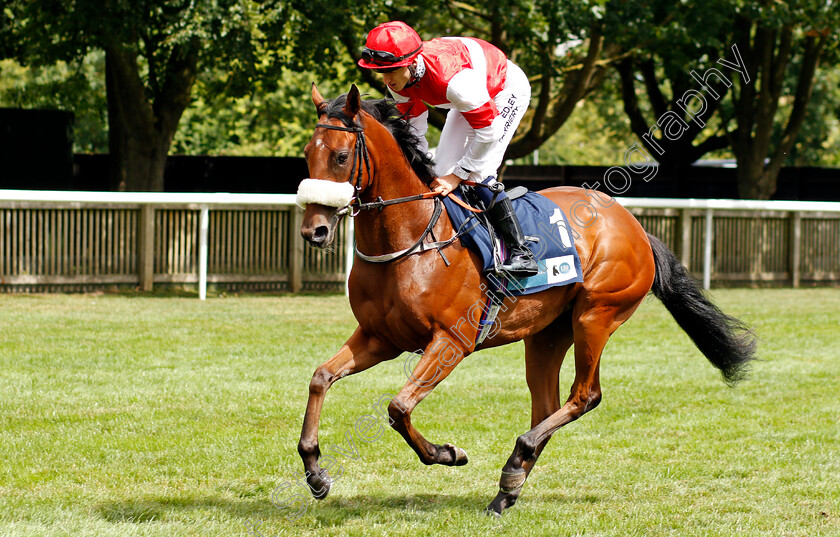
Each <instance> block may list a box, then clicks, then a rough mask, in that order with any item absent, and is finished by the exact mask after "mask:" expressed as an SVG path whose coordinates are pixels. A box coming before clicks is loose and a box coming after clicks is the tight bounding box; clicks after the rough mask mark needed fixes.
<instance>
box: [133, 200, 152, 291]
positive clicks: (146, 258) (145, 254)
mask: <svg viewBox="0 0 840 537" xmlns="http://www.w3.org/2000/svg"><path fill="white" fill-rule="evenodd" d="M139 224H140V229H139V244H138V247H139V252H138V254H139V255H138V260H137V264H138V268H139V277H140V290H141V291H151V290H152V288H153V286H154V276H155V274H154V273H155V208H154V206H153V205H152V204H150V203H144V204H143V205H141V206H140V222H139Z"/></svg>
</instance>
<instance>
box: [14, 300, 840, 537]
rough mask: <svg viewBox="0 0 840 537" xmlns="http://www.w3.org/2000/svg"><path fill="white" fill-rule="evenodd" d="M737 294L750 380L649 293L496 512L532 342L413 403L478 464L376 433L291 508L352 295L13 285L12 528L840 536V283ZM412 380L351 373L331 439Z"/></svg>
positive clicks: (334, 396)
mask: <svg viewBox="0 0 840 537" xmlns="http://www.w3.org/2000/svg"><path fill="white" fill-rule="evenodd" d="M714 297H715V299H716V301H717V302H718V303H719V304H720V305H721V306H722V307H723V309H724V310H725V311H727V312H729V313H731V314H734V315H737V316H739V317H741V318H743V319H744V320H746V321H748V322H749V323H751V324H752V325H753V326H754V327H755V329H756V331H757V332H758V334H759V335H760V337H761V344H760V355H761V358H762V359H763V360H762V361H761V362H759V363H757V364H756V365H755V366H754V368H753V372H752V375H751V377H750V378H749V380H747V381H746V382H745V383H743V384H741V385H739V386H738V387H737V388H735V389H729V388H727V387H726V386H725V384H724V383H723V382H722V381H721V379H720V376H719V374H718V373H717V372H716V370H714V368H713V367H712V366H711V365H710V364H709V363H708V362H707V361H706V360H705V358H703V357H702V356H701V355H700V354H699V352H698V351H697V350H696V349H695V348H694V346H693V345H692V344H691V342H690V341H689V339H688V338H687V337H686V336H685V334H684V333H683V332H681V331H680V329H679V328H678V327H677V326H676V324H675V323H674V322H673V320H672V319H671V318H670V316H669V315H668V314H667V312H666V311H665V310H664V308H663V307H662V306H661V305H660V304H659V303H658V302H657V301H655V300H654V299H650V300H648V301H646V302H645V304H644V305H643V306H642V307H641V308H640V310H639V311H638V312H637V313H636V315H635V316H634V317H633V318H632V319H631V320H630V321H629V322H628V323H627V324H626V325H625V326H624V327H622V328H621V329H620V330H619V331H618V332H617V333H616V335H615V336H614V337H613V338H612V340H611V341H610V343H609V345H608V346H607V350H606V351H605V355H604V358H603V360H602V368H601V378H602V386H603V389H604V399H603V402H602V403H601V405H600V406H599V407H598V408H597V409H596V410H595V411H593V412H591V413H590V414H587V415H586V416H584V417H583V418H582V419H581V420H579V421H577V422H575V423H573V424H570V425H569V426H567V427H565V428H563V429H561V430H560V431H558V432H557V433H556V434H555V435H554V438H553V439H552V440H551V442H550V443H549V445H548V447H547V448H546V450H545V452H544V453H543V455H542V457H541V458H540V460H539V462H538V464H537V467H536V469H535V470H534V472H533V473H532V475H531V477H530V478H529V480H528V483H527V484H526V486H525V489H524V492H523V494H522V497H521V499H520V501H519V503H518V504H517V505H516V506H515V507H513V508H512V509H510V510H509V511H507V512H506V513H505V515H504V516H503V517H502V518H501V519H498V520H497V519H492V518H490V517H486V516H484V515H483V514H482V511H483V509H484V507H485V506H486V505H487V503H488V502H489V501H490V500H491V499H492V497H493V496H494V495H495V492H496V488H497V483H498V478H499V471H500V469H501V466H502V465H503V464H504V461H505V460H506V459H507V457H508V455H509V454H510V451H511V449H512V448H513V444H514V441H515V439H516V437H517V436H518V435H519V434H522V433H523V432H525V431H526V430H527V429H528V425H529V419H530V418H529V412H530V403H529V396H528V391H527V388H526V385H525V380H524V366H523V359H522V346H521V344H516V345H510V346H508V347H505V348H503V349H496V350H490V351H485V352H481V353H478V354H476V355H474V356H471V357H469V358H468V359H467V360H465V361H464V363H462V364H461V365H460V366H459V367H458V369H456V371H455V372H454V373H453V374H452V375H451V376H450V377H449V378H448V379H447V381H446V382H445V383H444V384H443V385H441V386H440V387H439V388H438V389H437V390H436V391H435V392H434V393H433V394H432V395H431V396H430V397H428V398H427V399H426V400H425V401H424V402H423V403H422V404H421V405H420V406H419V407H418V409H417V410H416V411H415V413H414V415H413V421H414V423H415V425H416V426H417V427H418V429H419V430H420V431H422V432H423V434H424V435H426V437H427V438H429V439H430V440H431V441H433V442H437V443H443V442H452V443H454V444H456V445H458V446H460V447H463V448H464V449H466V450H467V452H468V453H469V455H470V463H469V464H468V465H467V466H465V467H460V468H447V467H438V466H433V467H426V466H424V465H423V464H421V463H420V462H419V461H418V460H417V458H416V456H415V454H414V452H413V451H412V450H411V449H410V448H409V447H408V446H407V445H405V443H404V442H403V441H402V439H401V438H400V437H399V436H398V435H397V434H396V433H395V432H393V431H392V430H390V429H387V430H384V432H383V433H382V435H381V436H380V437H379V438H377V439H375V440H372V441H370V442H362V441H360V440H359V439H358V438H356V440H355V447H356V449H357V450H358V457H357V459H356V460H353V459H350V458H348V457H345V456H340V455H339V456H337V457H336V460H337V461H339V462H340V464H341V466H342V471H343V473H342V474H341V476H340V478H339V480H338V481H337V482H336V484H335V486H334V488H333V491H332V493H331V495H330V497H329V498H327V499H326V500H325V501H323V502H314V501H312V502H310V503H307V510H306V512H305V514H303V515H302V516H301V517H300V518H299V519H297V520H294V521H290V520H289V518H292V517H291V514H292V510H291V509H289V508H287V509H281V508H279V507H277V506H276V505H274V504H273V503H272V502H271V501H270V500H271V494H272V491H273V490H275V488H276V487H278V486H281V485H283V484H284V483H292V482H293V481H294V477H295V475H296V474H299V473H300V472H301V468H302V465H301V463H300V460H299V458H298V455H297V452H296V446H297V440H298V437H299V434H300V425H301V420H302V414H303V409H304V407H305V401H306V396H307V392H308V385H309V379H310V377H311V374H312V372H313V371H314V369H315V367H316V366H317V365H318V364H319V363H321V362H322V361H324V360H325V359H327V358H328V357H329V356H330V355H331V354H332V353H333V352H334V351H335V350H336V349H337V348H338V346H339V345H340V344H341V343H342V342H343V341H344V339H345V338H346V337H347V336H348V335H349V334H350V333H351V331H352V329H353V328H354V326H355V323H354V321H353V318H352V315H351V313H350V310H349V307H348V305H347V303H346V300H345V299H344V298H343V297H340V296H299V297H293V296H246V297H232V298H230V297H229V298H214V299H211V300H208V301H206V302H200V301H198V300H196V299H194V298H184V297H162V296H152V297H144V296H126V295H75V296H73V295H69V296H65V295H44V296H0V327H2V331H0V416H2V428H0V446H1V447H2V449H1V450H0V535H4V536H5V535H15V536H39V535H45V536H58V535H73V536H100V535H130V536H144V535H154V536H181V535H196V536H199V535H200V536H217V535H225V536H230V535H247V534H248V531H247V528H246V523H251V524H257V523H259V524H261V525H260V526H259V533H260V534H262V535H264V536H266V537H269V536H272V535H289V536H297V535H311V536H316V535H317V536H331V535H350V536H356V535H358V536H368V535H418V536H419V535H441V536H442V535H447V536H448V535H529V536H530V535H552V536H558V535H560V536H565V535H585V536H621V537H626V536H635V535H639V536H641V535H645V536H647V535H654V536H664V535H674V536H691V535H698V536H700V535H702V536H707V535H708V536H727V537H728V536H732V535H739V536H788V535H789V536H800V535H801V536H820V535H825V536H830V535H840V428H839V427H838V418H840V402H838V400H839V399H840V398H838V393H840V386H838V384H840V383H838V379H840V341H838V336H840V291H838V290H720V291H716V292H715V293H714ZM572 373H573V363H572V361H571V360H568V361H567V363H566V365H565V367H564V369H563V372H562V374H561V375H562V380H561V394H565V393H566V391H567V390H568V387H569V386H570V385H571V376H572ZM404 382H405V376H404V374H403V372H402V363H401V362H399V361H394V362H390V363H386V364H382V365H380V366H378V367H377V368H376V369H374V370H372V371H368V372H366V373H362V374H360V375H356V376H352V377H348V378H346V379H343V380H342V381H341V382H339V383H338V384H336V385H335V386H334V387H333V388H332V389H331V390H330V392H329V394H328V396H327V402H326V405H325V408H324V415H323V419H322V424H321V446H322V450H323V451H324V452H325V453H333V454H336V453H337V449H338V448H347V446H348V441H347V438H348V437H350V438H352V437H353V426H354V423H355V422H356V421H357V420H358V418H359V417H361V416H363V415H366V414H371V412H372V411H371V404H372V403H373V402H375V401H376V400H377V399H378V398H379V397H380V396H382V395H383V394H387V393H396V392H397V391H398V390H399V389H400V388H401V387H402V385H403V384H404ZM293 491H299V492H304V489H303V488H298V487H297V486H294V487H292V488H290V489H286V490H285V491H284V493H285V495H284V496H282V499H284V500H286V501H289V502H290V503H291V500H293V499H294V498H295V497H294V496H293V494H294V492H293ZM301 497H302V496H301ZM278 498H279V496H278ZM276 499H277V498H276Z"/></svg>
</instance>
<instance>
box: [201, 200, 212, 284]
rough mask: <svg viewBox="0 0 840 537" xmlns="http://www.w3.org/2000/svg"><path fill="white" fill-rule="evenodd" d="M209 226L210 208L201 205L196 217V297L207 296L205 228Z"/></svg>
mask: <svg viewBox="0 0 840 537" xmlns="http://www.w3.org/2000/svg"><path fill="white" fill-rule="evenodd" d="M209 228H210V210H209V209H208V208H207V207H202V208H201V212H200V213H199V217H198V299H199V300H204V299H206V298H207V230H208V229H209Z"/></svg>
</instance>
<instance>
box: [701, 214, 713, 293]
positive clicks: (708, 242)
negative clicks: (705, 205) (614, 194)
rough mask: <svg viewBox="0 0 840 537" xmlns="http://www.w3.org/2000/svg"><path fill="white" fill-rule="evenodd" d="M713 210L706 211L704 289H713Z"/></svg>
mask: <svg viewBox="0 0 840 537" xmlns="http://www.w3.org/2000/svg"><path fill="white" fill-rule="evenodd" d="M713 233H714V226H713V225H712V209H706V236H705V237H704V238H703V239H704V240H703V289H706V290H709V289H711V287H712V234H713Z"/></svg>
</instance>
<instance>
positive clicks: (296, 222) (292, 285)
mask: <svg viewBox="0 0 840 537" xmlns="http://www.w3.org/2000/svg"><path fill="white" fill-rule="evenodd" d="M291 211H292V214H291V222H292V225H291V228H290V230H289V231H290V233H291V234H292V236H291V240H290V243H289V250H290V252H289V291H291V292H292V293H299V292H300V291H301V289H303V247H304V243H303V237H301V235H300V226H301V224H303V209H301V208H300V207H298V206H297V205H294V206H292V208H291Z"/></svg>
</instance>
